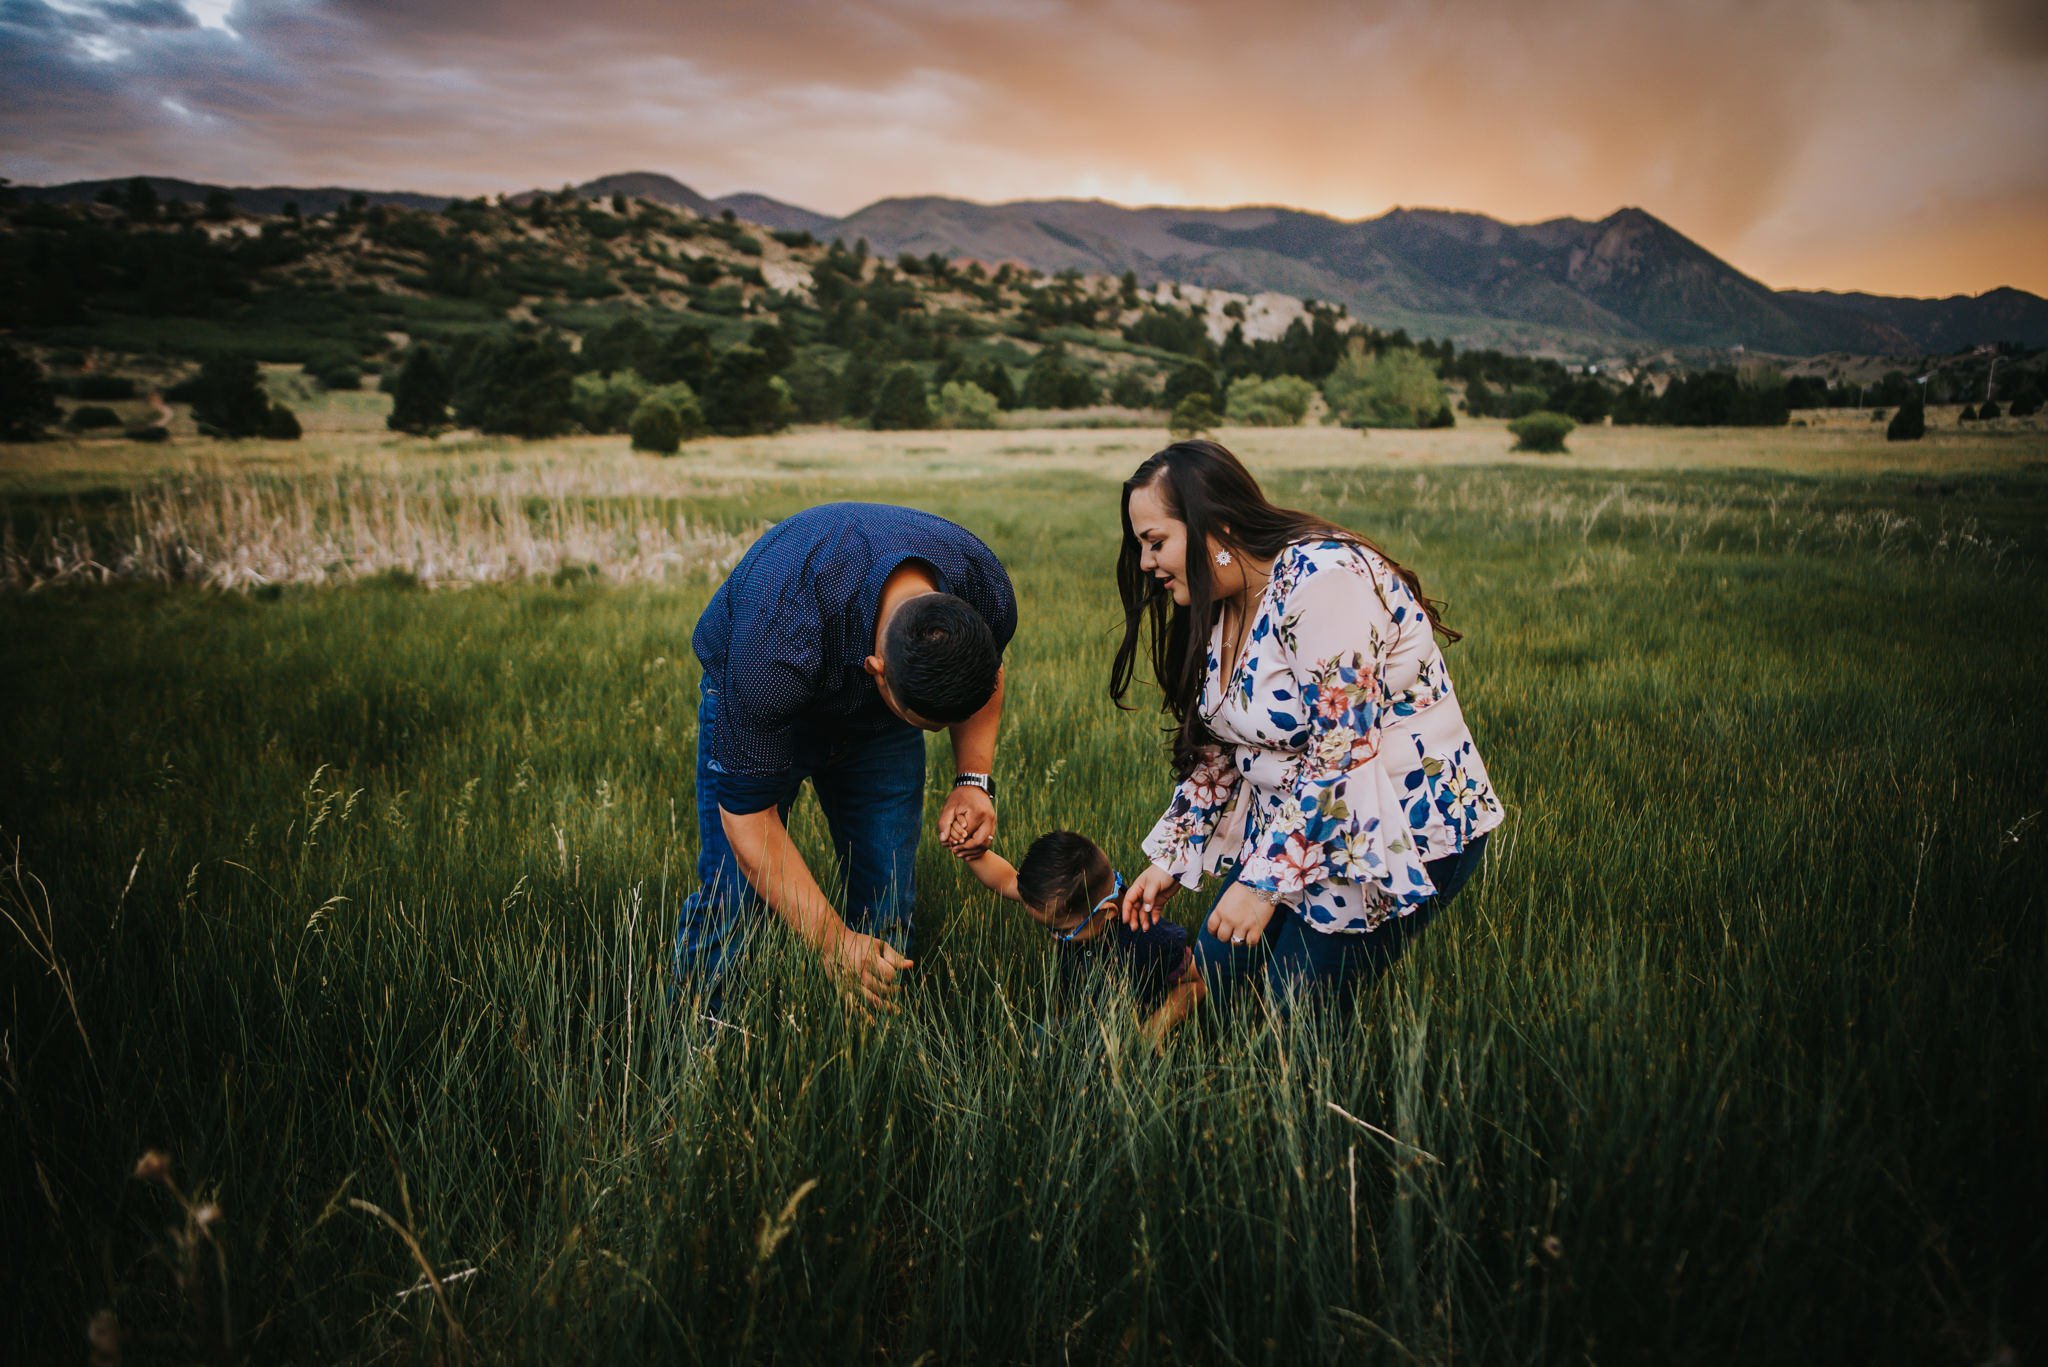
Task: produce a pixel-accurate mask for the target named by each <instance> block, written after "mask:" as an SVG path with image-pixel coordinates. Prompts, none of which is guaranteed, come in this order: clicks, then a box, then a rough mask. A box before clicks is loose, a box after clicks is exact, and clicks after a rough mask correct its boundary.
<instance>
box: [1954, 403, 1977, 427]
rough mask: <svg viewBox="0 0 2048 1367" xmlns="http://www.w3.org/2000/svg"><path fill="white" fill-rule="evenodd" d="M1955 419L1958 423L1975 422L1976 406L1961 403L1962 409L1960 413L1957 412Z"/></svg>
mask: <svg viewBox="0 0 2048 1367" xmlns="http://www.w3.org/2000/svg"><path fill="white" fill-rule="evenodd" d="M1956 421H1957V422H1959V423H1964V422H1975V421H1977V410H1976V408H1975V407H1973V406H1972V405H1970V404H1964V405H1963V411H1962V412H1960V413H1958V414H1956Z"/></svg>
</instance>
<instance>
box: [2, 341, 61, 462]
mask: <svg viewBox="0 0 2048 1367" xmlns="http://www.w3.org/2000/svg"><path fill="white" fill-rule="evenodd" d="M57 416H58V414H57V399H56V396H55V395H54V394H52V393H51V392H50V382H49V381H48V380H46V379H44V378H43V368H42V367H41V366H39V365H37V364H36V360H35V357H33V356H31V355H29V354H28V353H27V352H25V351H19V350H17V349H15V348H14V347H13V346H11V345H9V344H8V343H6V342H0V441H35V440H36V439H37V438H39V437H41V436H42V435H43V432H44V430H45V429H46V428H48V427H49V426H50V425H51V424H52V423H54V422H56V421H57Z"/></svg>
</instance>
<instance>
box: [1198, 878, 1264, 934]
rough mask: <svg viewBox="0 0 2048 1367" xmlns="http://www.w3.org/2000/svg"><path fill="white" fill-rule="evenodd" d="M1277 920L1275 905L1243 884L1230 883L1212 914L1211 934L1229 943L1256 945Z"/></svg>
mask: <svg viewBox="0 0 2048 1367" xmlns="http://www.w3.org/2000/svg"><path fill="white" fill-rule="evenodd" d="M1272 919H1273V904H1272V903H1271V902H1268V901H1267V900H1266V899H1265V898H1263V897H1261V896H1259V894H1258V893H1257V892H1255V891H1253V890H1252V889H1251V888H1248V887H1246V886H1245V885H1244V884H1242V883H1233V884H1231V885H1230V891H1229V892H1226V893H1224V894H1223V900H1221V901H1220V902H1218V903H1217V904H1216V910H1214V911H1212V912H1210V913H1209V933H1210V934H1211V935H1213V936H1215V937H1216V938H1217V939H1219V940H1221V941H1223V942H1224V943H1225V944H1229V945H1255V944H1257V943H1258V942H1259V940H1260V939H1261V938H1262V937H1263V936H1264V935H1265V933H1266V923H1267V922H1269V921H1271V920H1272Z"/></svg>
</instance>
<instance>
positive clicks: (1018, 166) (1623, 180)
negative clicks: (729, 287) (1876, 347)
mask: <svg viewBox="0 0 2048 1367" xmlns="http://www.w3.org/2000/svg"><path fill="white" fill-rule="evenodd" d="M2044 130H2048V3H2044V2H2043V0H1548V2H1547V3H1545V2H1544V0H1428V2H1427V3H1424V0H1349V2H1348V3H1347V2H1346V0H1266V2H1265V3H1261V4H1249V3H1245V0H1102V2H1101V3H1086V2H1085V0H695V2H678V0H581V3H564V2H563V0H0V175H5V176H7V177H10V178H11V179H13V180H15V181H17V182H24V183H31V184H47V183H52V182H57V181H63V180H75V179H88V178H98V177H104V176H125V175H130V174H135V173H138V172H146V173H150V174H157V175H171V176H180V177H184V178H186V179H191V180H201V181H220V182H226V183H230V184H244V185H255V184H298V185H311V184H340V185H348V186H355V187H365V188H373V189H405V190H421V191H426V192H430V193H437V194H438V193H447V194H479V193H491V192H496V191H500V190H519V189H524V188H529V187H532V186H536V185H543V186H555V185H561V184H563V183H566V182H572V181H581V180H586V179H589V178H591V177H593V176H597V175H601V174H604V173H606V172H611V171H625V170H650V171H661V172H666V173H667V174H670V175H673V176H675V177H676V178H678V179H679V180H682V181H684V182H686V183H688V184H689V185H691V186H693V187H694V188H696V189H698V190H700V191H702V192H704V193H706V194H710V195H720V194H726V193H730V192H732V191H736V190H755V191H759V192H761V193H764V194H768V195H773V196H774V197H776V198H778V199H783V200H787V201H790V202H792V203H796V204H801V205H804V206H806V207H808V208H812V209H816V210H819V211H821V212H824V213H832V214H843V213H848V212H851V211H852V210H854V209H856V208H859V207H860V206H861V205H863V204H866V203H869V202H871V201H872V200H875V199H879V198H882V197H884V196H888V195H904V194H947V195H959V196H963V197H966V198H971V199H978V200H986V201H993V200H1004V199H1019V198H1031V197H1048V196H1101V197H1103V198H1107V199H1112V200H1116V201H1118V202H1120V203H1126V204H1200V205H1230V204H1247V203H1278V204H1288V205H1294V206H1297V207H1300V208H1305V209H1313V210H1318V211H1321V212H1325V213H1330V214H1335V215H1338V216H1340V217H1345V218H1358V217H1364V216H1368V215H1372V214H1377V213H1381V212H1383V211H1385V210H1386V209H1389V208H1391V207H1394V206H1395V205H1411V206H1417V205H1426V206H1435V207H1448V208H1459V209H1472V210H1477V211H1479V212H1482V213H1488V214H1492V215H1494V216H1496V217H1500V218H1506V219H1510V220H1514V221H1518V222H1520V221H1529V220H1534V219H1541V218H1549V217H1555V216H1559V215H1572V216H1576V217H1581V218H1599V217H1602V216H1604V215H1605V214H1607V213H1609V212H1611V211H1612V210H1614V209H1616V208H1619V207H1621V206H1623V205H1639V206H1641V207H1642V208H1645V209H1648V210H1649V211H1650V212H1652V213H1654V214H1656V215H1658V216H1659V217H1661V218H1663V219H1665V220H1666V221H1668V222H1670V223H1671V224H1672V225H1673V226H1675V227H1677V228H1678V229H1679V230H1680V231H1682V232H1684V233H1686V234H1688V235H1690V236H1691V237H1693V238H1695V239H1696V240H1698V241H1699V242H1701V243H1702V244H1704V245H1705V246H1707V247H1708V248H1709V249H1710V250H1712V251H1714V252H1716V253H1718V254H1720V255H1721V256H1723V257H1726V258H1727V259H1728V260H1730V261H1732V262H1733V263H1734V264H1735V265H1737V266H1738V267H1740V268H1741V269H1743V270H1745V271H1747V272H1749V273H1750V274H1752V275H1755V276H1757V277H1759V278H1760V279H1762V280H1764V281H1765V282H1767V283H1769V284H1772V285H1777V286H1801V287H1815V288H1830V289H1870V290H1877V291H1881V292H1885V293H1897V294H1922V295H1935V294H1952V293H1958V292H1977V291H1982V290H1985V289H1989V288H1991V287H1993V286H1996V285H2002V284H2009V285H2017V286H2020V287H2022V288H2025V289H2031V290H2033V291H2036V292H2038V293H2048V137H2044V136H2043V133H2044Z"/></svg>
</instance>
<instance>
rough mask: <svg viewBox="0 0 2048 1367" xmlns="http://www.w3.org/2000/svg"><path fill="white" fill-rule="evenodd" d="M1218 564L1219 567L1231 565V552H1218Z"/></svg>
mask: <svg viewBox="0 0 2048 1367" xmlns="http://www.w3.org/2000/svg"><path fill="white" fill-rule="evenodd" d="M1216 563H1217V564H1218V565H1228V564H1229V563H1230V552H1229V551H1218V552H1216Z"/></svg>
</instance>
